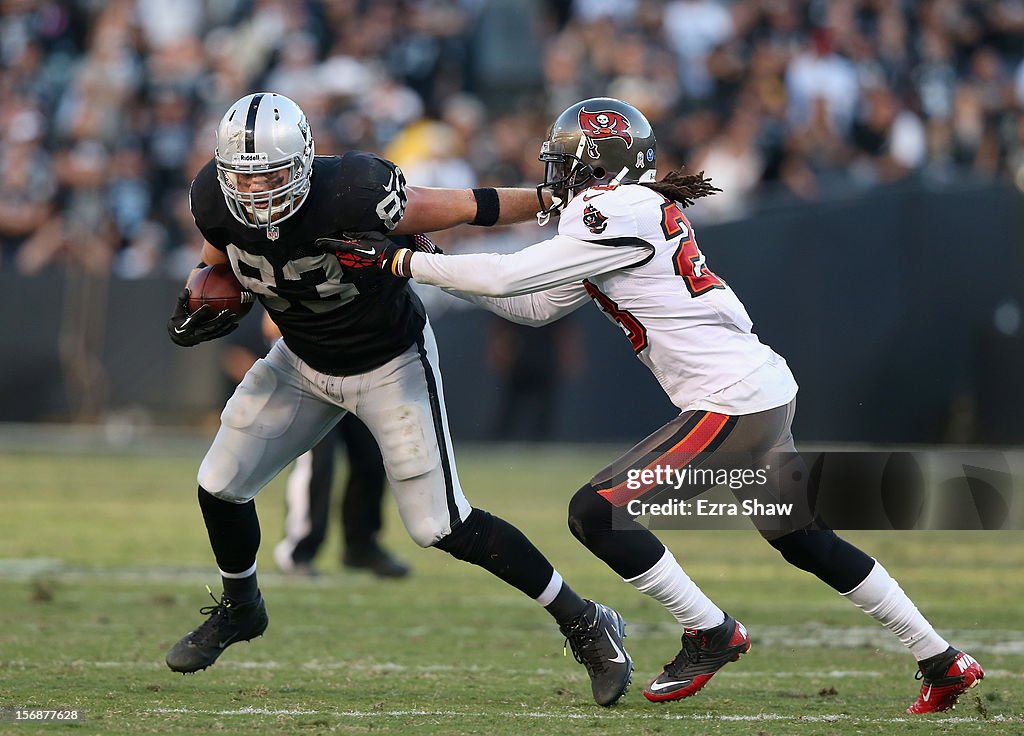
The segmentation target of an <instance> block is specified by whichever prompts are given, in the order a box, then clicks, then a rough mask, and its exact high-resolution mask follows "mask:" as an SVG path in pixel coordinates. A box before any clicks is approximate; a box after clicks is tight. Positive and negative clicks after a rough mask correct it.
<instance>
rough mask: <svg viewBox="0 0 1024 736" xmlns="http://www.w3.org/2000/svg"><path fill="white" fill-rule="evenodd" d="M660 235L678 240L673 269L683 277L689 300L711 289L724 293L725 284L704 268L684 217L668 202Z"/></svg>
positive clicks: (664, 208)
mask: <svg viewBox="0 0 1024 736" xmlns="http://www.w3.org/2000/svg"><path fill="white" fill-rule="evenodd" d="M661 232H662V233H663V234H664V235H665V240H672V239H673V238H680V240H679V249H678V250H676V253H675V256H674V257H673V258H674V263H675V265H674V269H675V272H676V273H677V274H679V275H680V276H682V277H683V282H684V283H685V284H686V288H687V290H688V291H689V292H690V296H700V295H701V294H706V293H708V292H709V291H711V290H712V289H724V288H725V282H723V281H722V279H720V278H718V277H717V276H715V274H714V273H712V272H711V270H710V269H708V268H707V267H706V266H705V265H704V262H705V261H704V254H703V253H701V252H700V248H698V247H697V241H696V240H694V239H693V230H692V229H691V228H690V223H689V221H688V220H687V219H686V215H684V214H683V211H682V210H681V209H679V205H678V204H676V203H675V202H672V201H668V202H665V204H663V205H662V206H661Z"/></svg>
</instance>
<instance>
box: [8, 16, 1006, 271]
mask: <svg viewBox="0 0 1024 736" xmlns="http://www.w3.org/2000/svg"><path fill="white" fill-rule="evenodd" d="M0 12H2V15H0V160H2V166H0V269H7V270H10V269H16V270H18V271H19V272H21V273H25V274H31V273H36V272H38V271H40V270H41V269H43V268H46V267H47V266H49V265H51V264H68V263H74V264H75V265H76V266H77V267H80V268H82V269H84V270H85V271H88V272H90V273H94V274H106V273H115V274H118V275H120V276H122V277H128V278H132V277H140V276H147V275H154V274H171V275H176V276H181V275H184V274H185V273H187V272H188V270H189V269H190V268H191V267H192V266H193V265H194V264H195V262H196V260H197V252H198V247H199V245H200V243H198V242H197V237H198V235H197V233H196V232H195V228H194V226H193V224H192V221H191V216H190V213H189V206H188V183H189V181H190V179H191V178H192V176H194V174H195V173H196V172H197V171H198V170H199V168H200V167H201V166H202V165H203V163H204V162H205V161H206V160H207V159H208V158H209V157H210V156H211V155H212V153H213V145H214V130H215V127H216V123H217V121H218V120H219V118H220V117H221V115H222V114H223V113H224V111H225V110H226V109H227V107H228V106H229V105H230V103H231V102H233V101H234V100H235V99H237V98H238V97H240V96H242V95H244V94H248V93H249V92H252V91H258V90H273V91H276V92H280V93H283V94H285V95H288V96H290V97H292V98H293V99H295V100H296V101H297V102H298V103H299V104H300V105H301V106H302V107H303V109H304V110H305V112H306V114H307V116H308V117H309V119H310V122H311V125H312V128H313V133H314V137H315V140H316V146H317V152H318V153H339V152H342V151H344V150H347V149H351V148H360V149H366V150H372V151H375V152H379V153H381V154H383V155H384V156H386V157H388V158H391V159H392V160H394V161H396V162H398V163H399V164H400V165H401V166H402V167H403V169H404V170H405V171H406V173H407V177H408V179H409V181H410V182H412V183H415V184H421V185H433V186H456V187H468V186H478V185H496V186H510V185H520V184H526V185H530V186H533V185H534V184H536V183H537V182H538V181H539V179H540V178H541V174H542V169H541V166H540V164H539V163H538V162H537V161H536V156H537V151H538V147H539V143H540V140H541V139H542V137H543V135H544V132H545V130H546V127H547V125H548V124H549V123H550V121H551V120H552V119H553V117H554V115H556V114H557V113H558V112H560V111H561V110H562V109H563V108H564V107H566V106H568V105H569V104H571V103H573V102H575V101H577V100H579V99H582V98H584V97H590V96H596V95H609V96H614V97H620V98H622V99H625V100H627V101H629V102H631V103H633V104H634V105H636V106H637V107H639V108H640V109H641V110H643V111H644V112H645V114H646V115H647V116H648V117H649V119H650V120H651V122H652V123H653V124H654V126H655V130H656V132H657V135H658V144H659V158H660V167H659V168H660V169H661V170H662V171H667V170H668V169H669V168H674V167H679V166H684V165H685V167H686V168H687V169H689V170H695V171H696V170H705V171H706V172H707V173H708V175H709V176H711V177H712V179H713V180H714V182H715V183H716V184H717V185H718V186H720V187H721V188H722V190H723V192H722V193H721V194H719V195H717V196H715V197H712V198H708V199H706V200H703V201H702V202H700V203H698V207H699V208H700V210H701V211H700V214H699V217H701V218H702V219H703V221H723V220H729V219H735V218H740V217H744V216H747V215H749V214H750V213H752V212H754V211H756V209H757V208H758V207H762V206H766V203H777V202H780V201H798V202H799V201H814V200H826V199H830V198H835V197H845V196H851V195H856V194H857V193H858V192H862V191H865V190H868V189H873V188H876V187H878V186H880V185H886V184H891V183H895V182H901V181H904V180H907V181H910V182H921V183H922V184H923V185H928V186H943V185H951V184H956V183H958V182H961V181H964V180H966V179H972V178H980V179H988V180H991V179H997V178H999V179H1006V180H1008V181H1013V182H1015V183H1016V184H1017V185H1018V186H1021V187H1022V188H1024V115H1022V112H1021V111H1022V107H1024V63H1022V52H1024V0H921V1H920V2H912V1H909V0H902V1H900V0H831V1H829V2H825V0H810V1H808V0H735V1H733V2H725V1H720V0H670V1H667V2H662V1H658V0H533V1H531V0H65V1H64V2H56V1H52V0H0ZM510 23H511V24H512V25H509V24H510ZM521 31H522V32H521ZM503 54H504V56H503Z"/></svg>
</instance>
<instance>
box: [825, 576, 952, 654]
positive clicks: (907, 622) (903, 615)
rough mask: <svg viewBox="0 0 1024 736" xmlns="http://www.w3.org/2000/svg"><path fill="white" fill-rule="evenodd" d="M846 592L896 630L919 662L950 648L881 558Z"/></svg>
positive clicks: (877, 619) (858, 606)
mask: <svg viewBox="0 0 1024 736" xmlns="http://www.w3.org/2000/svg"><path fill="white" fill-rule="evenodd" d="M843 595H844V596H846V597H847V598H849V599H850V601H851V602H852V603H853V604H854V605H855V606H857V608H859V609H861V610H862V611H864V613H866V614H868V615H869V616H871V617H872V618H873V619H875V620H876V621H878V623H880V624H882V626H884V627H885V628H887V629H889V631H891V632H892V633H894V634H895V635H896V637H897V638H898V639H899V640H900V642H901V643H902V644H903V646H905V647H906V648H907V649H909V650H910V653H911V654H913V655H914V657H915V658H916V659H917V661H918V662H920V661H921V660H922V659H927V658H928V657H934V656H935V655H936V654H942V653H943V652H944V651H946V650H947V649H948V648H949V642H947V641H946V640H945V639H943V638H942V637H941V636H939V635H938V633H936V631H935V629H934V628H932V625H931V624H930V623H928V619H926V618H925V617H924V616H922V615H921V612H920V611H918V610H917V606H915V605H914V602H913V601H912V600H910V598H909V597H908V596H907V594H906V593H904V592H903V589H902V588H901V587H900V584H899V583H897V582H896V581H895V580H894V579H893V577H892V576H891V575H890V574H889V573H888V572H886V570H885V568H884V567H882V564H881V563H880V562H879V561H878V560H875V566H874V567H872V568H871V572H869V573H868V576H867V577H866V578H864V580H863V581H862V582H861V584H860V585H858V586H857V587H856V588H854V589H853V590H851V591H850V592H849V593H843Z"/></svg>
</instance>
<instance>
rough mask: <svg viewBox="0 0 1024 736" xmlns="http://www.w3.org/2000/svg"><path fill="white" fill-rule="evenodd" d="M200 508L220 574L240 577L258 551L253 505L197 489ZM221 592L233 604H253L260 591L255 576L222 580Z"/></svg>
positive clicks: (257, 533)
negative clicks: (224, 498)
mask: <svg viewBox="0 0 1024 736" xmlns="http://www.w3.org/2000/svg"><path fill="white" fill-rule="evenodd" d="M199 507H200V508H201V509H202V511H203V521H204V522H205V523H206V532H207V534H208V536H209V537H210V546H211V547H212V548H213V555H214V557H215V558H216V560H217V567H219V568H220V570H221V572H226V573H233V574H238V573H243V572H245V571H246V570H249V569H251V568H252V567H253V565H255V564H256V552H257V551H258V550H259V548H260V521H259V517H257V515H256V503H255V502H254V501H247V502H246V503H231V502H230V501H225V500H223V499H221V498H217V497H216V496H214V495H213V494H211V493H209V492H207V491H206V490H205V489H204V488H203V487H202V486H200V487H199ZM222 581H223V583H224V592H225V593H226V594H227V596H228V598H230V599H231V600H233V601H235V602H236V603H246V602H248V601H251V600H254V599H255V598H256V596H257V593H258V591H259V588H258V587H257V584H256V573H255V572H254V573H253V574H252V575H248V576H246V577H244V578H222Z"/></svg>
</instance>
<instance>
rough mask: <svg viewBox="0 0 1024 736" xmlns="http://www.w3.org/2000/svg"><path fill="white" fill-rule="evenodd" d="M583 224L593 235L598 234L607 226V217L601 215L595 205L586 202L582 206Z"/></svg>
mask: <svg viewBox="0 0 1024 736" xmlns="http://www.w3.org/2000/svg"><path fill="white" fill-rule="evenodd" d="M583 224H584V225H586V226H587V230H589V231H590V232H592V233H594V235H600V234H601V233H603V232H604V231H605V228H607V227H608V218H607V217H605V216H604V215H602V214H601V212H600V211H599V210H598V209H597V207H595V206H594V205H592V204H588V205H587V206H586V207H584V208H583Z"/></svg>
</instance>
